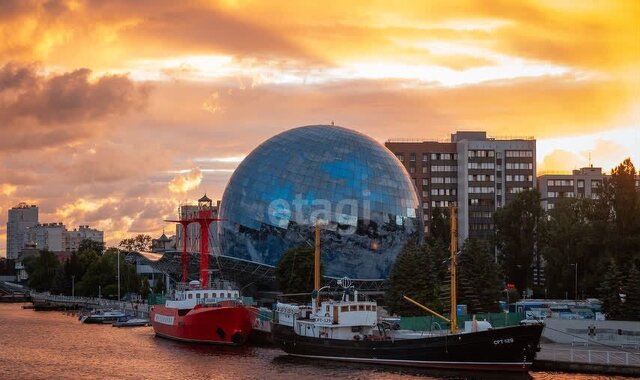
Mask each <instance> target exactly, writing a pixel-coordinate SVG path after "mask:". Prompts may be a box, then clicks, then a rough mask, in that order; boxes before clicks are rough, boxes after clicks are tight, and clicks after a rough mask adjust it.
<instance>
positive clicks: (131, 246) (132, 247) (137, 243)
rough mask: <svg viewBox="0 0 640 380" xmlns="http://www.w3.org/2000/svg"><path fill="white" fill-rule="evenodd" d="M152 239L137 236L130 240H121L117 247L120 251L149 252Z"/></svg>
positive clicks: (146, 236) (147, 236)
mask: <svg viewBox="0 0 640 380" xmlns="http://www.w3.org/2000/svg"><path fill="white" fill-rule="evenodd" d="M152 240H153V239H152V238H151V236H149V235H145V234H138V235H136V236H134V237H132V238H127V239H123V240H121V241H120V244H119V245H118V246H119V247H121V248H122V249H124V250H126V251H128V252H132V251H136V252H143V251H150V250H151V241H152Z"/></svg>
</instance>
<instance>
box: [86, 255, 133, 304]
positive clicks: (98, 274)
mask: <svg viewBox="0 0 640 380" xmlns="http://www.w3.org/2000/svg"><path fill="white" fill-rule="evenodd" d="M118 254H120V256H123V255H122V254H121V253H119V251H118V250H117V249H115V248H110V249H108V250H106V251H105V253H104V254H103V255H102V256H99V257H97V258H96V259H95V260H93V261H92V262H91V263H90V264H89V266H88V268H87V270H86V272H85V273H84V275H83V276H82V280H81V281H80V282H79V283H78V286H77V288H78V290H77V293H78V294H81V295H84V296H93V297H95V296H97V295H98V289H99V288H101V289H102V295H103V296H104V297H111V298H117V295H118V276H117V271H118ZM139 284H140V282H139V279H138V275H137V274H136V270H135V266H134V265H133V264H131V263H129V262H128V261H127V260H125V259H124V258H123V257H120V289H121V296H122V295H124V294H126V293H130V292H136V291H138V289H139Z"/></svg>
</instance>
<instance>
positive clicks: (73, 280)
mask: <svg viewBox="0 0 640 380" xmlns="http://www.w3.org/2000/svg"><path fill="white" fill-rule="evenodd" d="M75 296H76V275H75V274H72V275H71V297H75Z"/></svg>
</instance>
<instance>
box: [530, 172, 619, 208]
mask: <svg viewBox="0 0 640 380" xmlns="http://www.w3.org/2000/svg"><path fill="white" fill-rule="evenodd" d="M606 177H607V175H606V174H604V173H603V172H602V168H597V167H596V168H594V167H593V166H590V167H587V168H580V169H577V170H573V171H572V172H571V173H558V172H555V173H554V172H547V173H543V174H542V175H541V176H539V177H538V189H539V190H540V197H541V205H542V208H543V209H544V210H551V209H553V208H554V207H555V205H556V203H557V201H558V199H561V198H591V199H595V198H596V197H597V196H598V195H597V193H598V188H600V187H601V186H602V182H603V180H604V179H605V178H606Z"/></svg>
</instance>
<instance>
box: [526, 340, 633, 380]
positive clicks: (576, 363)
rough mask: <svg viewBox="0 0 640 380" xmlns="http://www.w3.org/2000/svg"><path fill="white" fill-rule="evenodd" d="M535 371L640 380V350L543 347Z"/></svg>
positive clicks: (589, 346)
mask: <svg viewBox="0 0 640 380" xmlns="http://www.w3.org/2000/svg"><path fill="white" fill-rule="evenodd" d="M540 347H541V350H540V352H539V353H538V355H537V356H536V360H535V361H534V362H533V370H534V371H558V372H574V373H575V372H579V373H594V374H603V375H622V376H640V350H638V349H637V348H635V347H631V348H626V347H618V346H612V345H611V346H610V345H601V344H591V345H583V344H581V345H576V344H560V343H542V344H541V345H540Z"/></svg>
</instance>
